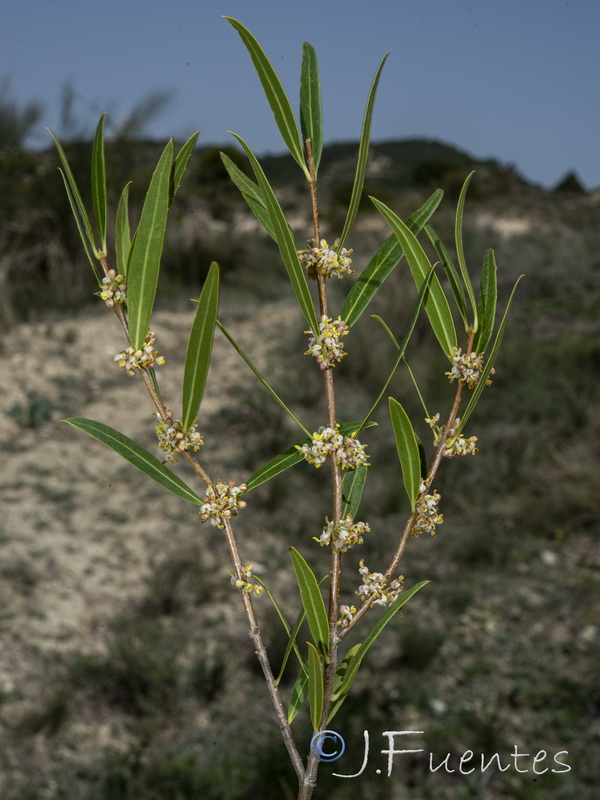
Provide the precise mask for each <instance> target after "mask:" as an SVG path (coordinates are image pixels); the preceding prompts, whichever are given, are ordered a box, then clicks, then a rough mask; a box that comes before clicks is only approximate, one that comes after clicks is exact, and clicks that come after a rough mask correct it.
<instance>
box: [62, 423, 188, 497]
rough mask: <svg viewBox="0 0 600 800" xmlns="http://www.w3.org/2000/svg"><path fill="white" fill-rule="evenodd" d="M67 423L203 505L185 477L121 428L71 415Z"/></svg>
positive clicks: (168, 487)
mask: <svg viewBox="0 0 600 800" xmlns="http://www.w3.org/2000/svg"><path fill="white" fill-rule="evenodd" d="M65 422H68V423H69V425H72V426H73V427H74V428H78V429H79V430H80V431H83V432H84V433H89V435H90V436H93V437H94V439H97V440H98V441H99V442H102V444H105V445H106V446H107V447H110V448H111V450H114V451H115V453H118V454H119V455H120V456H121V457H122V458H124V459H125V460H126V461H129V463H130V464H133V466H134V467H137V469H139V470H140V472H143V473H144V475H148V477H149V478H152V480H153V481H156V483H158V484H159V485H160V486H162V487H163V489H167V491H169V492H172V493H173V494H176V495H177V497H182V498H183V499H184V500H189V501H190V503H195V504H196V505H199V506H201V505H202V504H203V502H204V501H203V500H202V499H201V498H200V497H198V495H197V494H196V493H195V492H193V491H192V490H191V489H190V487H189V486H187V485H186V484H185V483H184V482H183V481H182V480H181V478H179V477H178V476H177V475H175V473H174V472H171V470H170V469H167V467H165V465H164V464H163V463H162V462H161V461H159V460H158V458H156V456H153V455H152V453H149V452H148V451H147V450H146V449H145V448H143V447H142V446H141V445H139V444H138V443H137V442H134V441H133V439H130V438H129V437H128V436H125V435H124V434H123V433H119V431H116V430H114V428H111V427H110V426H109V425H105V424H104V423H102V422H96V421H95V420H93V419H85V418H83V417H71V418H70V419H66V420H65Z"/></svg>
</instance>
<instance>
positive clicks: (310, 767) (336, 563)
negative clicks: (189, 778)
mask: <svg viewBox="0 0 600 800" xmlns="http://www.w3.org/2000/svg"><path fill="white" fill-rule="evenodd" d="M306 152H307V156H308V170H309V172H310V176H311V182H310V196H311V205H312V216H313V229H314V239H315V247H319V246H320V242H321V227H320V224H319V205H318V199H317V175H316V170H315V162H314V158H313V152H312V142H311V141H310V139H307V140H306ZM317 289H318V293H319V310H320V312H321V317H327V316H329V313H328V305H327V280H326V278H325V276H324V275H322V274H321V273H320V272H319V271H317ZM316 333H317V331H315V334H316ZM323 376H324V380H325V398H326V400H327V424H328V426H329V427H330V428H333V429H335V427H336V424H337V413H336V408H335V389H334V383H333V369H325V370H323ZM330 461H331V479H332V495H333V525H334V526H335V525H338V524H339V523H340V521H341V519H342V470H341V467H340V465H339V464H338V463H337V462H336V460H335V457H334V456H333V455H332V456H331V457H330ZM340 572H341V554H340V553H339V552H337V551H336V550H334V549H333V548H332V551H331V567H330V582H329V613H328V619H329V663H328V664H326V665H325V674H324V686H323V713H322V716H321V720H320V724H319V730H325V728H326V727H327V719H328V717H329V712H330V710H331V697H332V695H333V684H334V680H335V673H336V670H337V650H338V643H339V641H340V639H339V635H338V624H337V622H338V616H339V612H338V605H339V593H340ZM318 768H319V761H318V760H317V759H316V758H315V756H314V755H312V753H311V754H310V755H309V757H308V762H307V765H306V772H305V774H304V777H303V779H302V780H301V781H300V785H299V787H298V800H310V798H311V797H312V795H313V792H314V790H315V787H316V785H317V770H318Z"/></svg>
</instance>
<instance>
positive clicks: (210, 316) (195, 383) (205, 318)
mask: <svg viewBox="0 0 600 800" xmlns="http://www.w3.org/2000/svg"><path fill="white" fill-rule="evenodd" d="M218 309H219V266H218V264H216V263H215V262H214V261H213V262H212V264H211V265H210V269H209V271H208V275H207V276H206V280H205V281H204V286H203V287H202V291H201V292H200V299H199V300H198V306H197V308H196V316H195V317H194V322H193V324H192V329H191V331H190V338H189V340H188V346H187V352H186V354H185V366H184V368H183V392H182V401H181V402H182V407H183V411H182V417H181V427H182V428H183V431H184V433H187V432H188V431H189V429H190V428H191V426H192V425H193V424H194V422H195V421H196V417H197V416H198V411H199V409H200V403H201V402H202V398H203V396H204V389H205V387H206V378H207V376H208V368H209V367H210V357H211V353H212V346H213V337H214V333H215V324H216V321H217V311H218Z"/></svg>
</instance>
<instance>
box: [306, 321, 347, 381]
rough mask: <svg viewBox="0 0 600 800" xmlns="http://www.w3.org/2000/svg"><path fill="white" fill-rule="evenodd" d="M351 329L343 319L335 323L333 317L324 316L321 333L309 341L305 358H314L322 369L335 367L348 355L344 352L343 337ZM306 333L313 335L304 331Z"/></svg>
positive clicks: (320, 325) (320, 328)
mask: <svg viewBox="0 0 600 800" xmlns="http://www.w3.org/2000/svg"><path fill="white" fill-rule="evenodd" d="M349 331H350V329H349V327H348V323H347V322H344V320H343V319H342V318H341V317H338V318H337V319H336V320H335V321H334V320H332V319H331V317H328V316H326V315H325V314H323V316H322V317H321V322H320V323H319V333H318V334H317V335H316V336H315V335H314V334H313V335H312V336H311V337H310V338H309V340H308V350H307V351H306V352H305V353H304V355H305V356H314V357H315V358H316V359H317V363H318V364H319V366H320V368H321V369H329V367H335V365H336V363H338V362H340V361H341V360H342V358H343V357H344V356H347V355H348V353H345V352H344V349H343V346H342V336H346V334H347V333H349ZM304 333H313V332H312V331H304Z"/></svg>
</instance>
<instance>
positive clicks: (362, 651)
mask: <svg viewBox="0 0 600 800" xmlns="http://www.w3.org/2000/svg"><path fill="white" fill-rule="evenodd" d="M428 583H429V581H421V582H420V583H416V584H415V585H414V586H411V587H410V589H407V590H406V591H405V592H402V594H401V595H400V596H399V597H398V598H397V599H396V600H394V602H393V603H392V604H391V606H390V607H389V608H388V610H387V611H386V612H385V614H384V615H383V616H382V617H381V619H380V620H379V621H378V622H377V624H376V625H375V627H374V628H373V629H372V630H371V632H370V633H369V635H368V636H367V638H366V639H365V641H364V642H363V643H362V644H361V646H360V648H359V649H358V651H357V653H356V655H355V656H354V658H353V659H352V661H351V662H350V663H349V665H348V669H347V670H346V675H345V677H344V680H343V681H342V685H341V686H340V688H339V690H338V692H337V697H335V698H334V699H336V700H337V699H338V698H342V699H344V698H345V697H346V695H347V694H348V692H349V691H350V687H351V686H352V683H353V681H354V679H355V678H356V675H357V673H358V670H359V668H360V665H361V663H362V660H363V658H364V657H365V655H366V654H367V652H368V650H369V648H370V647H371V645H372V644H373V643H374V641H375V640H376V639H377V637H378V636H379V634H380V633H381V632H382V630H383V629H384V628H385V626H386V625H387V624H388V622H390V621H391V620H392V619H393V618H394V617H395V616H396V614H397V613H398V611H400V609H401V608H402V606H404V605H406V603H408V601H409V600H410V599H411V597H413V596H414V595H415V594H416V593H417V592H418V591H419V589H422V588H423V586H425V585H426V584H428ZM336 710H337V709H336Z"/></svg>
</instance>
